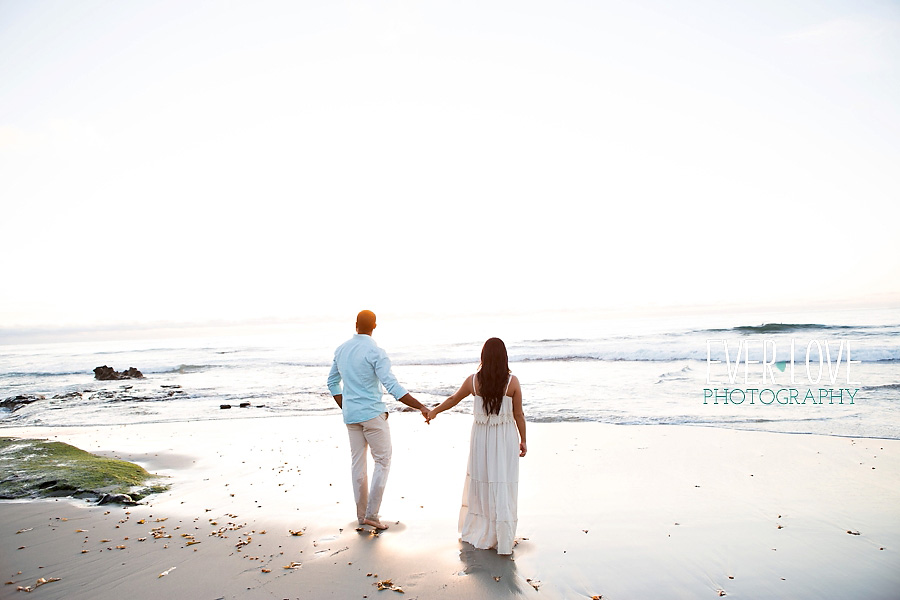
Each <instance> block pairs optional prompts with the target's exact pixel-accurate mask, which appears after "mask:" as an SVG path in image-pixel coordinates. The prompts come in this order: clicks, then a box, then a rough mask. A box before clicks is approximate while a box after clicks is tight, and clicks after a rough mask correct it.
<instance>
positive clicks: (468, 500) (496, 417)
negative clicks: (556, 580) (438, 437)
mask: <svg viewBox="0 0 900 600" xmlns="http://www.w3.org/2000/svg"><path fill="white" fill-rule="evenodd" d="M469 394H471V395H473V396H475V403H474V408H473V412H474V414H475V422H474V423H473V425H472V437H471V441H470V442H469V464H468V468H467V470H466V484H465V487H464V488H463V505H462V508H461V509H460V511H459V530H460V532H461V534H462V535H461V539H462V541H464V542H468V543H470V544H472V545H473V546H475V547H476V548H481V549H489V548H496V549H497V553H498V554H512V548H513V542H514V541H515V539H516V520H517V519H516V512H517V505H518V494H519V457H522V456H525V453H526V452H527V448H526V445H525V414H524V413H523V412H522V388H521V387H520V386H519V379H518V378H517V377H516V376H515V375H512V374H511V373H510V370H509V359H508V357H507V354H506V345H505V344H504V343H503V340H501V339H499V338H491V339H489V340H488V341H486V342H485V343H484V347H483V348H482V349H481V365H480V366H479V368H478V372H476V373H475V374H474V375H472V376H471V377H467V378H466V380H465V381H464V382H463V384H462V385H461V386H460V388H459V389H458V390H457V391H456V393H455V394H453V395H452V396H450V397H449V398H447V399H446V400H444V402H443V403H442V404H441V405H440V406H438V407H437V408H433V409H431V410H430V411H429V412H428V420H429V421H430V420H432V419H434V418H435V417H436V416H437V415H438V414H440V413H442V412H444V411H445V410H447V409H448V408H453V407H454V406H456V405H457V404H459V401H460V400H462V399H463V398H465V397H466V396H468V395H469Z"/></svg>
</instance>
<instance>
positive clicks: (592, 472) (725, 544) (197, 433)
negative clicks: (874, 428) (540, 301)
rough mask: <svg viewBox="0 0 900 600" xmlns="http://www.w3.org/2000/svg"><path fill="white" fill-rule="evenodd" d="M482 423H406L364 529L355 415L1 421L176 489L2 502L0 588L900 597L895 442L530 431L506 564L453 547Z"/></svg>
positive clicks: (397, 429) (602, 429)
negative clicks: (117, 497)
mask: <svg viewBox="0 0 900 600" xmlns="http://www.w3.org/2000/svg"><path fill="white" fill-rule="evenodd" d="M470 419H471V417H465V416H461V415H452V414H451V415H446V414H445V415H441V416H440V417H439V418H438V419H436V420H435V421H434V422H433V423H432V424H431V425H425V423H424V422H423V421H422V419H421V417H419V416H417V415H416V414H408V413H400V414H392V415H391V418H390V423H391V426H392V434H393V440H394V457H393V463H392V467H391V475H390V480H389V482H388V488H387V491H386V494H385V500H384V504H383V507H382V515H383V520H384V521H385V522H387V523H389V524H391V528H390V529H389V530H387V531H385V532H383V533H381V534H379V535H374V534H373V533H372V532H371V531H369V529H368V528H365V530H363V531H357V525H356V519H355V509H354V506H353V497H352V492H351V490H350V482H349V479H350V474H349V472H350V469H349V448H348V442H347V438H346V429H345V428H344V426H343V425H342V423H341V422H340V419H339V418H338V417H290V418H265V419H242V420H228V421H205V422H197V423H174V424H150V425H129V426H117V427H79V428H60V427H54V428H14V429H13V428H10V429H4V430H3V435H5V436H19V437H40V438H47V439H57V440H60V441H64V442H67V443H70V444H72V445H75V446H78V447H80V448H83V449H85V450H88V451H91V452H97V453H101V454H103V455H107V456H115V457H119V458H123V459H126V460H131V461H134V462H138V463H139V464H141V465H142V466H144V467H145V468H147V469H148V470H149V471H151V472H155V473H159V474H161V475H165V476H167V477H168V478H169V479H168V481H167V483H169V484H170V485H171V486H172V487H171V489H170V491H168V492H165V493H163V494H158V495H155V496H150V497H148V498H147V500H146V503H145V504H141V505H138V506H131V507H123V506H109V505H106V506H97V505H95V504H93V503H90V502H85V501H83V500H71V499H53V500H41V501H28V502H0V577H2V581H3V582H4V583H5V582H12V583H8V584H5V585H2V586H0V598H22V597H33V596H23V595H22V592H17V591H16V590H17V587H19V586H23V587H24V586H30V585H34V583H35V582H36V581H37V580H38V579H39V578H45V579H51V578H59V580H58V581H52V582H50V583H47V584H45V585H42V586H41V587H39V588H37V589H36V590H35V592H34V595H35V596H34V597H40V598H91V599H92V600H106V599H109V600H113V599H116V600H120V599H121V598H129V600H139V599H142V598H147V599H151V598H153V599H156V598H161V597H194V598H208V599H210V600H213V599H217V598H228V599H231V598H251V599H252V598H329V597H334V598H364V597H368V598H373V597H376V595H377V597H380V598H384V597H392V596H393V595H394V594H396V593H397V592H392V591H388V590H384V591H379V590H378V589H377V586H376V585H375V584H376V583H377V582H378V581H385V580H388V579H390V580H391V583H392V584H393V585H395V586H399V587H400V588H402V589H403V591H404V594H403V595H400V596H398V597H406V598H410V599H412V598H422V599H425V598H448V599H449V598H471V599H475V598H487V597H491V598H495V597H518V596H524V597H534V598H591V597H592V596H602V597H603V598H609V599H613V600H615V599H618V598H650V597H668V598H706V597H709V598H714V597H719V596H720V595H722V594H723V593H724V594H725V595H727V596H728V597H733V598H763V597H771V598H778V597H790V598H811V599H812V598H816V599H819V598H835V599H837V598H841V599H842V600H843V599H845V598H847V597H865V598H869V599H872V598H896V597H897V593H898V590H900V575H898V574H900V552H898V550H900V508H898V507H900V441H897V440H877V439H850V438H834V437H825V436H815V435H786V434H772V433H759V432H745V431H731V430H724V429H713V428H702V427H687V426H658V425H657V426H614V425H604V424H598V423H550V424H540V423H539V424H529V429H528V434H529V440H528V445H529V454H528V456H527V457H526V458H525V459H523V460H522V463H521V483H520V488H519V528H518V535H519V536H520V541H519V544H518V545H517V547H516V549H515V551H514V554H513V556H512V560H510V559H508V558H504V557H499V556H497V555H496V554H495V553H494V552H492V551H482V550H475V549H473V548H471V547H469V546H467V545H465V544H462V543H460V542H459V541H458V533H457V531H456V520H457V515H458V510H459V501H460V494H461V492H462V483H463V479H464V476H465V460H466V453H467V449H468V436H469V427H470V424H471V421H470ZM370 466H371V465H370ZM19 531H21V533H17V532H19ZM291 531H293V532H299V533H302V535H293V534H292V533H291ZM286 566H291V567H292V568H288V569H286V568H285V567H286ZM163 573H166V574H165V575H163V576H160V575H161V574H163Z"/></svg>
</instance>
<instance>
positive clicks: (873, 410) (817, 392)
mask: <svg viewBox="0 0 900 600" xmlns="http://www.w3.org/2000/svg"><path fill="white" fill-rule="evenodd" d="M352 333H353V321H352V317H351V318H350V319H348V320H347V321H346V322H340V321H333V320H321V321H316V320H309V321H307V322H293V323H267V324H262V323H260V324H257V325H255V326H253V327H250V326H243V327H240V328H238V327H221V328H211V327H206V328H194V329H184V330H180V331H178V332H177V333H173V332H172V331H168V332H163V333H160V332H156V331H153V330H142V331H140V332H136V333H134V332H133V333H127V332H95V333H94V334H90V335H86V336H84V337H83V338H82V339H77V340H72V339H71V336H68V339H67V340H66V341H59V342H52V343H48V342H43V343H9V336H7V339H6V340H4V337H3V332H0V401H4V404H5V405H6V406H5V408H2V409H0V429H2V428H4V427H13V426H25V425H28V426H64V425H74V426H80V425H98V424H111V425H112V424H129V423H147V422H170V421H183V420H211V419H229V418H248V417H257V418H277V417H279V416H287V415H321V416H324V417H332V418H338V413H339V411H338V409H337V406H336V405H335V403H334V401H333V399H332V398H331V396H330V395H329V393H328V390H327V388H326V385H325V380H326V378H327V374H328V370H329V367H330V364H331V357H332V353H333V351H334V348H335V347H336V346H337V345H338V344H340V343H341V342H343V341H344V340H345V339H347V338H349V337H350V335H352ZM492 336H498V337H501V338H502V339H504V341H505V342H506V344H507V347H508V351H509V355H510V361H511V365H510V366H511V368H512V370H513V372H514V373H516V374H517V375H518V377H519V378H520V380H521V382H522V386H523V392H524V407H525V413H526V418H527V419H528V420H529V421H531V422H560V421H597V422H602V423H614V424H619V425H623V426H628V425H635V424H641V425H646V424H651V425H652V424H660V425H663V424H684V425H695V426H707V427H725V428H736V429H754V430H763V431H775V432H791V433H816V434H826V435H837V436H851V437H881V438H894V439H900V309H878V310H875V309H866V310H859V309H857V310H842V311H829V312H822V311H820V312H815V311H810V310H806V311H802V312H796V313H787V312H779V313H774V312H744V313H724V312H723V313H707V314H700V315H698V314H687V313H686V314H681V315H671V314H670V315H662V316H660V315H656V316H634V315H629V316H623V315H616V314H608V313H599V312H589V311H581V312H544V313H534V314H513V315H469V316H465V317H449V316H441V317H435V316H403V317H399V316H398V317H392V316H390V315H388V316H387V317H383V316H380V317H379V327H378V328H377V329H376V331H375V339H376V340H377V341H378V343H379V345H381V346H382V347H383V348H385V350H387V351H388V353H389V355H390V356H391V359H392V362H393V365H394V373H395V375H396V376H397V378H398V379H399V380H400V381H401V383H403V384H404V385H405V386H406V387H407V388H408V389H409V390H410V392H411V393H412V394H413V395H414V396H416V397H418V398H419V399H420V400H421V401H423V402H424V403H426V404H428V405H435V404H437V403H439V402H441V401H442V400H443V399H444V398H446V397H447V396H448V395H450V394H452V393H453V392H454V391H455V390H456V389H457V387H458V386H459V385H460V384H461V383H462V382H463V380H464V379H465V378H466V377H467V376H468V375H470V374H471V373H472V372H474V371H475V369H476V368H477V366H478V357H479V353H480V349H481V346H482V344H483V343H484V340H485V339H487V338H488V337H492ZM62 337H65V336H62V335H61V338H62ZM91 338H93V339H91ZM4 341H6V343H3V342H4ZM792 348H793V352H792V351H791V350H792ZM807 359H809V366H807ZM714 361H719V362H714ZM753 361H757V362H753ZM848 361H852V362H848ZM763 363H768V364H763ZM100 365H108V366H110V367H113V368H114V369H116V370H118V371H123V370H125V369H126V368H128V367H136V368H138V369H140V370H141V371H142V372H143V373H144V375H145V378H144V379H139V380H122V381H105V382H104V381H96V380H95V379H94V378H93V369H94V367H97V366H100ZM820 369H821V371H820ZM764 376H765V377H766V381H765V382H764V381H763V377H764ZM773 378H774V381H773ZM792 379H793V382H792ZM792 390H793V391H792ZM716 394H718V396H716ZM792 394H793V396H792ZM17 397H26V398H28V399H34V398H39V399H37V400H34V401H32V402H30V403H17V402H15V401H14V399H15V398H17ZM386 399H387V400H388V404H389V406H390V407H391V409H392V410H401V409H402V408H403V406H402V405H401V404H399V403H398V402H396V401H394V400H393V399H390V398H389V397H387V398H386ZM247 402H249V403H250V407H248V408H239V405H240V404H241V403H247ZM224 404H227V405H231V406H232V407H233V408H231V409H222V408H220V406H221V405H224ZM454 410H456V411H459V412H463V413H471V410H472V405H471V398H469V399H467V400H465V401H463V402H462V403H460V405H459V406H458V407H457V408H456V409H454Z"/></svg>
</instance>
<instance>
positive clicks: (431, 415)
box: [426, 408, 438, 422]
mask: <svg viewBox="0 0 900 600" xmlns="http://www.w3.org/2000/svg"><path fill="white" fill-rule="evenodd" d="M436 416H438V413H437V411H436V410H435V409H433V408H432V409H431V410H429V411H428V416H427V417H426V420H427V421H428V422H431V420H432V419H433V418H435V417H436Z"/></svg>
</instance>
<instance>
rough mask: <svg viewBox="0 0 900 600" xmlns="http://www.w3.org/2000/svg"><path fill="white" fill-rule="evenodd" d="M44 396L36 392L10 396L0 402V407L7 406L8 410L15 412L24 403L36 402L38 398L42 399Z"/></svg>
mask: <svg viewBox="0 0 900 600" xmlns="http://www.w3.org/2000/svg"><path fill="white" fill-rule="evenodd" d="M44 399H45V396H41V395H38V394H27V395H24V396H22V395H20V396H10V397H9V398H7V399H6V400H3V401H2V402H0V408H8V409H9V410H11V411H13V412H15V411H17V410H19V409H20V408H22V407H23V406H25V405H26V404H31V403H32V402H37V401H38V400H44Z"/></svg>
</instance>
